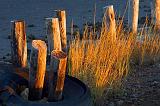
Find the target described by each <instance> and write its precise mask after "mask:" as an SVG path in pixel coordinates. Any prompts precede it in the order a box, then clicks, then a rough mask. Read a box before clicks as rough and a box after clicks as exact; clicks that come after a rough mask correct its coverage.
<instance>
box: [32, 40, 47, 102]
mask: <svg viewBox="0 0 160 106" xmlns="http://www.w3.org/2000/svg"><path fill="white" fill-rule="evenodd" d="M46 56H47V46H46V44H45V42H44V41H41V40H33V41H32V51H31V56H30V69H29V100H39V99H41V97H42V89H43V83H44V77H45V71H46Z"/></svg>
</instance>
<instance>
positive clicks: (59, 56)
mask: <svg viewBox="0 0 160 106" xmlns="http://www.w3.org/2000/svg"><path fill="white" fill-rule="evenodd" d="M51 56H52V57H54V58H57V59H63V58H66V57H67V54H66V53H65V52H63V51H60V50H53V51H52V52H51Z"/></svg>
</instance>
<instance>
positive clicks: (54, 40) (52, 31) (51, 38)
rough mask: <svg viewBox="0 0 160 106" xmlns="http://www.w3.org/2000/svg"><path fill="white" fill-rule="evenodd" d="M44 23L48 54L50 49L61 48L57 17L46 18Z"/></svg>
mask: <svg viewBox="0 0 160 106" xmlns="http://www.w3.org/2000/svg"><path fill="white" fill-rule="evenodd" d="M46 25H47V38H48V47H49V54H50V53H51V52H52V50H62V47H61V38H60V29H59V21H58V18H47V19H46Z"/></svg>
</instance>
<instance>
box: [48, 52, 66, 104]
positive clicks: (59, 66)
mask: <svg viewBox="0 0 160 106" xmlns="http://www.w3.org/2000/svg"><path fill="white" fill-rule="evenodd" d="M51 57H52V58H51V66H50V72H51V74H52V77H50V82H49V83H50V86H49V97H48V98H49V101H55V100H56V101H58V100H61V99H62V92H63V87H64V80H65V75H66V64H67V55H66V53H64V52H63V51H59V50H53V51H52V53H51ZM57 70H58V73H57V74H58V75H57V79H56V81H55V79H53V73H54V72H55V71H57Z"/></svg>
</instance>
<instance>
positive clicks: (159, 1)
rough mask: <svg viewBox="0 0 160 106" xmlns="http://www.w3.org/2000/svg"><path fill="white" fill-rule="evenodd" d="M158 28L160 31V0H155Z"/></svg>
mask: <svg viewBox="0 0 160 106" xmlns="http://www.w3.org/2000/svg"><path fill="white" fill-rule="evenodd" d="M155 15H156V29H157V30H159V31H160V0H155Z"/></svg>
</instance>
